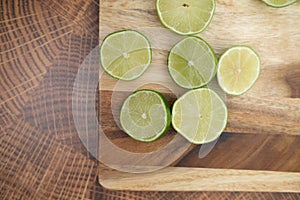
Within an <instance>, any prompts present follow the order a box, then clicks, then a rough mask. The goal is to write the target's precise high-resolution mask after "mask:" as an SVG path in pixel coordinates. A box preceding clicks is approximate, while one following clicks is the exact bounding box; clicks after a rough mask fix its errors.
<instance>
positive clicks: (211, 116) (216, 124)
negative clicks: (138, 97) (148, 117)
mask: <svg viewBox="0 0 300 200" xmlns="http://www.w3.org/2000/svg"><path fill="white" fill-rule="evenodd" d="M226 123H227V107H226V105H225V103H224V102H223V101H222V100H221V98H220V97H219V96H218V95H217V94H216V93H215V92H214V91H212V90H210V89H208V88H199V89H196V90H191V91H188V92H187V93H185V94H184V95H183V96H181V97H180V98H179V99H178V100H177V101H176V102H175V103H174V106H173V109H172V125H173V127H174V129H175V130H176V131H177V132H178V133H180V134H181V135H182V136H183V137H185V138H186V139H187V140H188V141H189V142H191V143H193V144H205V143H208V142H211V141H213V140H215V139H217V138H218V137H219V136H220V135H221V133H222V132H223V130H224V128H225V126H226Z"/></svg>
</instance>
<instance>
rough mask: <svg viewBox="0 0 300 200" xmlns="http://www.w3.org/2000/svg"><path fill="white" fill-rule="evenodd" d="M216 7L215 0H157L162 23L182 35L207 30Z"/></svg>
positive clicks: (157, 8)
mask: <svg viewBox="0 0 300 200" xmlns="http://www.w3.org/2000/svg"><path fill="white" fill-rule="evenodd" d="M215 7H216V3H215V0H156V10H157V13H158V17H159V19H160V21H161V23H162V24H163V25H164V26H165V27H167V28H168V29H170V30H172V31H174V32H175V33H177V34H180V35H193V34H196V33H200V32H202V31H203V30H205V28H206V27H207V26H208V25H209V24H210V22H211V19H212V17H213V15H214V11H215Z"/></svg>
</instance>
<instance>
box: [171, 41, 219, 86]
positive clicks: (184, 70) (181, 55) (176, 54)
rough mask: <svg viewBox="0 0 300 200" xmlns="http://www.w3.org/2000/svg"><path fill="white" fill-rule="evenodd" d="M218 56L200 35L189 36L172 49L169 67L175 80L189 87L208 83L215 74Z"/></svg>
mask: <svg viewBox="0 0 300 200" xmlns="http://www.w3.org/2000/svg"><path fill="white" fill-rule="evenodd" d="M216 66H217V58H216V55H215V53H214V51H213V50H212V48H211V47H210V46H209V45H208V44H207V43H206V42H205V41H204V40H203V39H201V38H199V37H195V36H193V37H187V38H185V39H183V40H181V41H180V42H178V43H177V44H176V45H175V46H174V47H173V48H172V49H171V51H170V53H169V57H168V69H169V73H170V75H171V77H172V78H173V80H174V81H175V82H176V83H177V84H178V85H179V86H181V87H183V88H187V89H193V88H199V87H202V86H204V85H207V84H208V83H209V82H210V81H211V80H212V78H213V77H214V76H215V73H216Z"/></svg>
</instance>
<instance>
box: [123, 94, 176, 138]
mask: <svg viewBox="0 0 300 200" xmlns="http://www.w3.org/2000/svg"><path fill="white" fill-rule="evenodd" d="M140 93H150V94H154V95H155V96H156V97H158V99H159V101H160V104H155V105H153V106H151V107H150V108H149V110H148V112H149V113H151V112H153V110H155V108H154V107H155V106H156V108H158V107H159V108H160V109H161V108H162V109H163V110H164V113H165V115H164V116H163V117H164V119H163V121H164V126H163V127H161V128H159V130H155V128H156V127H152V128H153V130H152V131H154V133H155V134H154V136H153V137H137V136H136V135H135V134H136V133H132V131H131V130H128V124H125V121H124V120H127V122H128V118H130V117H129V116H124V115H125V114H126V115H129V113H126V110H128V101H130V99H131V98H134V97H135V96H136V95H138V94H140ZM141 103H147V102H145V101H144V102H141ZM159 117H161V116H159ZM150 118H151V117H150ZM154 120H157V119H154ZM129 121H130V123H131V124H134V126H137V127H140V128H143V130H144V131H148V130H145V129H144V128H145V127H142V126H140V124H137V123H136V122H135V121H134V120H133V119H130V120H129ZM151 122H152V120H151ZM120 123H121V127H122V129H123V130H124V132H126V133H127V134H128V135H129V136H130V137H131V138H133V139H134V140H137V141H140V142H152V141H155V140H157V139H159V138H160V137H162V136H163V135H164V134H165V133H166V132H167V131H168V130H169V128H170V125H171V111H170V107H169V105H168V103H167V101H166V99H165V97H164V96H163V95H162V94H161V93H159V92H157V91H154V90H138V91H135V92H134V93H132V94H131V95H130V96H129V97H127V99H126V100H125V101H124V102H123V105H122V108H121V112H120ZM148 127H149V126H148Z"/></svg>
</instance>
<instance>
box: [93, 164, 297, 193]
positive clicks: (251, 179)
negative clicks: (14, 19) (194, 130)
mask: <svg viewBox="0 0 300 200" xmlns="http://www.w3.org/2000/svg"><path fill="white" fill-rule="evenodd" d="M99 179H100V182H101V184H102V185H103V186H104V187H106V188H111V189H125V190H149V191H153V190H155V191H157V190H158V191H164V190H169V191H178V190H179V189H180V190H181V191H254V192H265V191H268V192H299V190H300V174H299V173H288V172H272V171H258V170H232V169H207V168H184V167H167V168H166V169H162V170H159V171H156V172H153V173H148V174H130V173H128V174H125V173H122V172H118V171H114V170H111V169H109V168H107V169H104V168H102V171H101V176H100V178H99Z"/></svg>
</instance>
